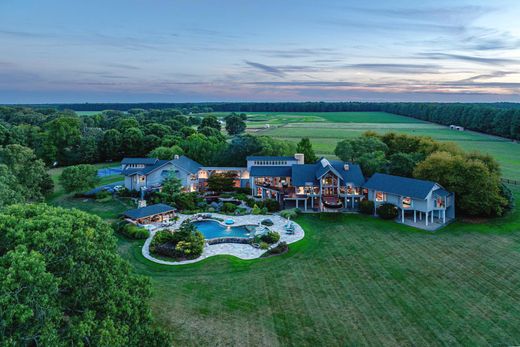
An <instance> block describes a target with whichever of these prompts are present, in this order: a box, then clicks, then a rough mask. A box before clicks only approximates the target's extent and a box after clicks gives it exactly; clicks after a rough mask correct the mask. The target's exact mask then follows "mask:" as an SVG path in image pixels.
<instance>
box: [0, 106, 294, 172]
mask: <svg viewBox="0 0 520 347" xmlns="http://www.w3.org/2000/svg"><path fill="white" fill-rule="evenodd" d="M192 113H193V110H178V109H164V110H143V109H131V110H129V111H128V112H126V113H123V112H121V111H103V112H100V113H99V114H95V115H87V116H78V115H77V114H76V113H75V112H73V111H70V110H64V111H60V110H56V109H33V108H24V107H0V148H8V147H9V148H13V146H15V145H16V146H19V147H23V148H28V149H31V150H32V151H33V152H34V155H35V156H36V157H37V158H38V159H40V160H41V161H43V162H44V163H45V164H46V165H47V166H68V165H75V164H88V163H98V162H109V161H118V160H120V159H121V158H123V157H139V156H154V157H159V158H160V159H172V158H173V156H174V155H176V154H178V155H180V154H185V155H187V156H189V157H190V158H192V159H194V160H196V161H198V162H200V163H202V164H204V165H241V164H242V163H243V161H244V159H245V156H246V155H250V154H258V155H283V154H292V153H294V151H295V150H296V149H295V146H294V145H293V144H289V143H286V142H284V141H280V140H276V139H271V138H269V137H264V136H259V137H255V136H251V135H242V136H237V137H235V138H233V139H232V140H229V138H227V137H226V135H225V133H223V132H222V131H221V130H223V128H224V127H225V129H226V132H227V134H229V135H240V134H241V133H242V132H243V131H244V130H245V123H244V120H245V115H244V114H242V115H239V114H235V113H231V114H230V115H229V116H227V117H225V119H224V121H220V120H218V119H217V118H216V117H213V116H206V117H201V116H197V115H195V116H194V115H190V114H192ZM1 162H2V160H1V158H0V163H1Z"/></svg>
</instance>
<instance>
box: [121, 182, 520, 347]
mask: <svg viewBox="0 0 520 347" xmlns="http://www.w3.org/2000/svg"><path fill="white" fill-rule="evenodd" d="M515 195H516V197H517V199H520V189H519V188H516V190H515ZM298 222H299V223H301V225H302V226H303V227H304V229H305V231H306V237H305V239H304V240H302V241H300V242H298V243H297V244H295V245H291V249H290V252H289V253H288V254H285V255H282V256H279V257H273V258H268V259H258V260H253V261H241V260H238V259H237V258H233V257H224V256H221V257H214V258H210V259H207V260H205V261H203V262H201V263H196V264H193V265H188V266H181V267H168V266H163V265H158V264H153V263H150V262H148V261H147V260H145V259H144V258H143V257H142V256H141V254H140V246H141V245H142V241H138V242H129V241H127V240H124V239H120V251H121V253H122V254H123V256H124V257H125V258H127V259H129V260H130V261H131V263H132V265H133V267H134V269H135V271H136V272H138V273H141V274H144V275H147V276H150V277H151V279H152V282H153V284H154V300H153V309H154V313H155V316H156V318H157V319H158V320H159V321H160V322H161V324H163V325H164V326H165V327H166V328H167V329H169V330H170V331H171V332H172V333H173V334H174V337H175V339H176V342H177V344H178V345H183V346H195V345H208V346H209V345H211V346H218V345H270V346H276V345H292V346H308V345H333V346H337V345H393V346H403V345H405V346H406V345H447V344H451V345H455V344H462V345H488V344H492V345H515V344H518V343H520V307H519V306H518V301H519V300H520V294H519V293H518V288H519V286H520V272H518V271H517V269H518V268H519V266H520V232H519V231H520V213H519V212H516V213H515V214H512V215H510V216H509V217H506V218H503V219H500V220H497V221H492V222H490V223H487V224H481V225H469V224H463V223H455V224H452V225H450V226H449V227H447V228H445V229H443V230H442V231H439V232H437V233H428V232H423V231H418V230H415V229H412V228H409V227H406V226H402V225H399V224H396V223H393V222H387V221H381V220H377V219H374V218H372V217H366V216H361V215H339V214H338V215H305V216H302V217H300V218H299V219H298Z"/></svg>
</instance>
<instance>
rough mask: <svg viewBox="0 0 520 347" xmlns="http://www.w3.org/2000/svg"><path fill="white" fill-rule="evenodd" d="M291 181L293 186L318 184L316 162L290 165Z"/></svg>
mask: <svg viewBox="0 0 520 347" xmlns="http://www.w3.org/2000/svg"><path fill="white" fill-rule="evenodd" d="M291 171H292V176H291V183H292V185H293V186H295V187H303V186H306V185H308V184H312V185H313V186H317V185H319V182H318V180H317V179H316V164H294V165H293V166H292V167H291Z"/></svg>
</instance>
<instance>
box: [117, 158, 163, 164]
mask: <svg viewBox="0 0 520 347" xmlns="http://www.w3.org/2000/svg"><path fill="white" fill-rule="evenodd" d="M158 160H159V159H157V158H123V160H122V161H121V164H123V165H129V164H141V165H154V164H155V163H156V162H157V161H158Z"/></svg>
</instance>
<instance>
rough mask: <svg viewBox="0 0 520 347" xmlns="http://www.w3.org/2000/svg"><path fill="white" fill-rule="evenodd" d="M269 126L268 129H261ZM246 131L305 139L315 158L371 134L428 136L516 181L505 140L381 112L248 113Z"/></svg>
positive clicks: (515, 153)
mask: <svg viewBox="0 0 520 347" xmlns="http://www.w3.org/2000/svg"><path fill="white" fill-rule="evenodd" d="M266 124H269V128H265V126H266ZM247 125H248V131H249V132H251V133H254V134H258V135H268V136H272V137H275V138H279V139H285V140H288V141H292V142H297V141H299V140H300V139H301V138H302V137H309V138H310V139H311V142H312V144H313V147H314V149H315V151H316V152H317V154H318V155H324V156H329V157H331V156H334V148H335V147H336V144H337V142H338V141H341V140H342V139H345V138H350V137H355V136H359V135H361V134H362V133H363V132H365V131H368V130H371V131H377V132H379V133H386V132H390V131H393V132H397V133H404V134H411V135H419V136H431V137H432V138H434V139H436V140H439V141H451V142H455V143H457V144H458V145H459V146H460V147H462V148H463V149H464V150H468V151H471V150H478V151H481V152H485V153H489V154H491V155H492V156H493V157H495V158H496V159H497V160H498V161H499V162H500V164H501V166H502V175H503V177H505V178H509V179H516V180H520V144H518V143H513V142H512V141H509V140H507V139H503V138H498V137H494V136H489V135H485V134H480V133H476V132H471V131H464V132H458V131H453V130H450V129H449V128H448V127H445V126H442V125H438V124H433V123H428V122H423V121H420V120H417V119H414V118H409V117H403V116H398V115H394V114H390V113H383V112H330V113H252V114H250V116H249V119H248V122H247Z"/></svg>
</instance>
